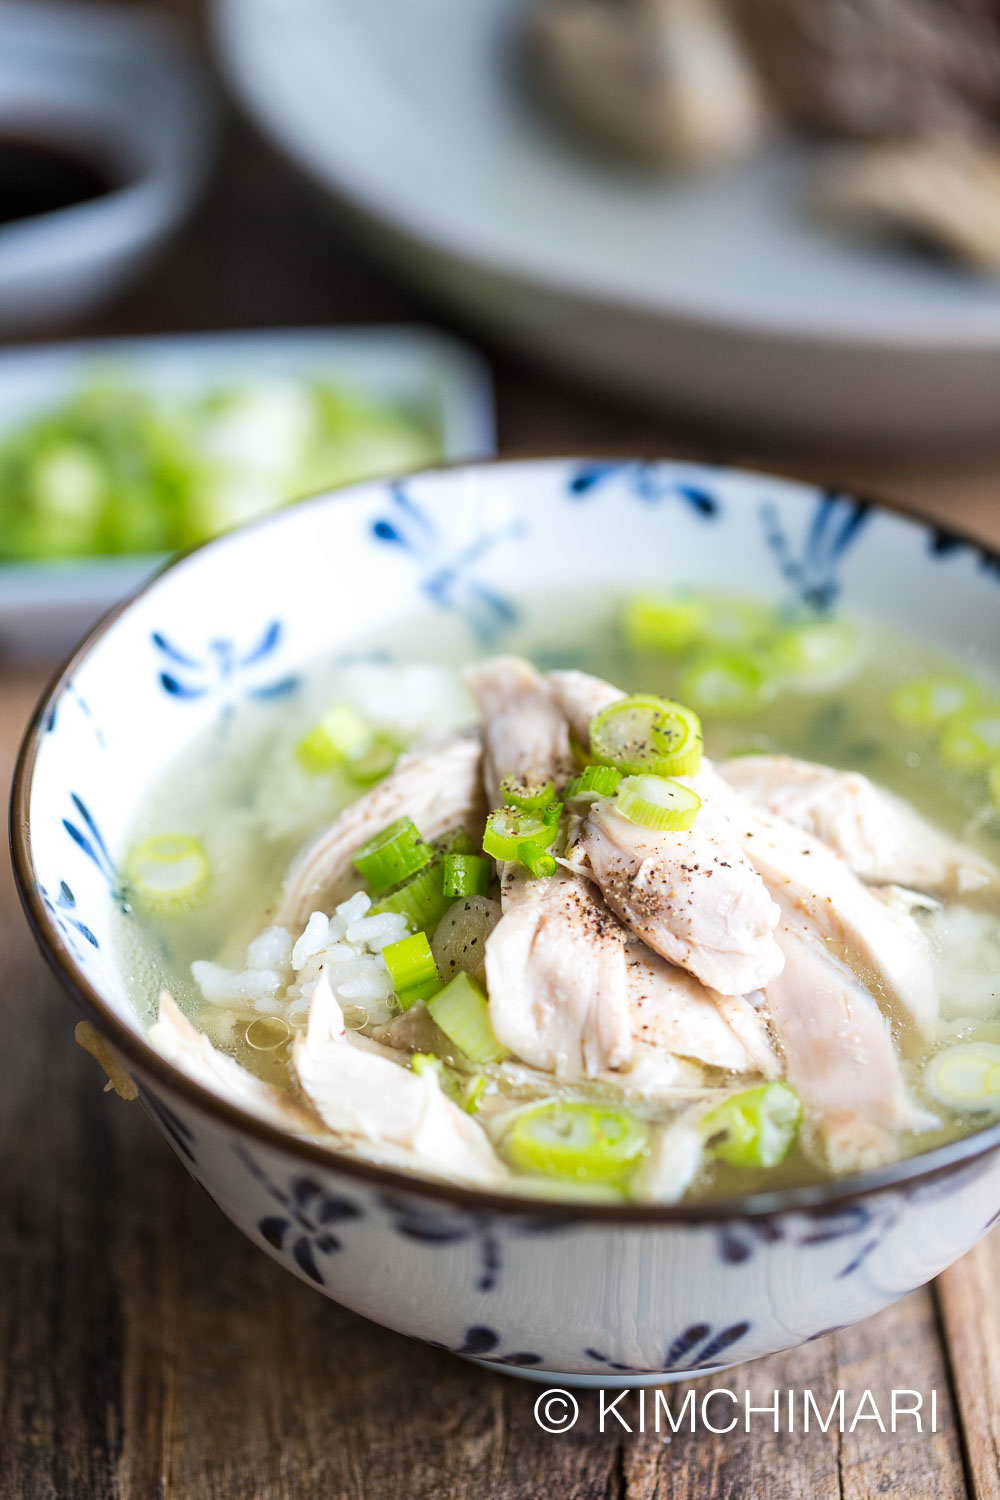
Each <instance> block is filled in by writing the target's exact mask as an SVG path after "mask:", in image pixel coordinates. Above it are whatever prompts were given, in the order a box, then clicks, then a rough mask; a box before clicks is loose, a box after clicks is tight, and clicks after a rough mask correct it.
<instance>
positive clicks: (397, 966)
mask: <svg viewBox="0 0 1000 1500" xmlns="http://www.w3.org/2000/svg"><path fill="white" fill-rule="evenodd" d="M382 957H383V958H384V959H385V966H386V968H387V969H388V970H389V977H390V979H391V980H392V987H393V989H394V990H395V991H396V999H397V1000H398V1001H399V1004H400V1008H401V1009H402V1010H409V1008H410V1006H411V1005H413V1004H415V1002H416V1001H417V1000H428V999H430V997H431V996H432V995H433V994H435V993H436V992H437V991H438V990H440V988H441V976H440V975H439V974H438V969H437V964H436V963H435V962H434V955H433V953H432V952H431V945H430V943H429V942H428V941H427V934H426V932H414V933H413V934H411V936H410V937H405V938H401V939H400V941H399V942H398V943H390V944H389V945H388V947H385V948H383V949H382Z"/></svg>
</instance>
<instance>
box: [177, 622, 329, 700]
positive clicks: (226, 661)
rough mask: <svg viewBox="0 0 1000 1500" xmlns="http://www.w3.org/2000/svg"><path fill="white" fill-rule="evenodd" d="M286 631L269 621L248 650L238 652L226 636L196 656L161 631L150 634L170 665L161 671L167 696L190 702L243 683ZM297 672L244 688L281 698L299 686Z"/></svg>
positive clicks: (259, 695)
mask: <svg viewBox="0 0 1000 1500" xmlns="http://www.w3.org/2000/svg"><path fill="white" fill-rule="evenodd" d="M283 634H284V629H283V626H282V623H281V621H280V620H270V621H269V622H268V623H267V625H265V626H264V629H263V632H262V634H261V635H260V637H259V638H258V639H257V640H256V641H255V642H254V644H253V645H252V646H251V647H250V648H249V649H248V650H247V651H239V650H238V649H237V647H236V643H235V642H234V641H233V640H231V639H230V638H229V637H227V636H221V637H218V638H216V639H215V640H212V641H209V642H208V644H207V646H206V648H205V652H204V654H203V655H201V656H196V655H194V654H193V653H192V652H190V651H186V650H181V648H180V647H179V646H177V645H176V643H175V642H174V641H172V640H170V639H169V638H168V637H167V636H166V635H164V634H163V632H162V631H160V630H154V631H153V632H152V634H151V640H152V642H153V645H154V646H155V647H156V649H157V651H158V652H159V653H160V655H161V656H163V657H165V658H166V661H167V662H168V663H169V667H168V668H162V669H161V670H160V672H159V675H158V681H159V684H160V686H161V688H162V689H163V691H164V692H165V693H167V694H168V695H169V696H170V697H171V698H176V699H177V700H178V701H180V702H187V703H191V702H194V701H195V700H197V699H199V698H205V697H208V696H211V695H213V694H215V693H218V692H220V691H222V690H223V689H227V690H228V689H229V688H231V687H232V685H233V684H235V683H238V682H240V680H241V678H242V676H243V674H244V673H251V674H253V669H254V668H256V667H258V666H259V665H260V663H261V662H265V661H267V660H268V658H269V657H271V656H272V655H273V654H274V652H275V651H276V650H277V649H278V647H279V646H280V644H281V641H282V637H283ZM299 681H300V678H299V676H298V675H297V674H296V673H291V674H288V675H286V676H284V677H279V678H277V679H276V680H275V681H273V682H263V683H261V682H254V681H251V682H250V683H249V684H248V685H247V686H246V688H245V692H246V694H247V696H248V697H251V698H260V699H271V698H280V697H283V696H284V694H286V693H290V692H292V691H293V690H294V689H295V688H296V687H298V685H299Z"/></svg>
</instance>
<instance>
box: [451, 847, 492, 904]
mask: <svg viewBox="0 0 1000 1500" xmlns="http://www.w3.org/2000/svg"><path fill="white" fill-rule="evenodd" d="M492 879H493V869H492V866H491V865H490V862H489V860H488V859H486V858H485V857H484V856H483V855H482V854H446V855H445V857H444V894H445V895H446V896H447V897H449V898H451V899H454V898H455V897H456V896H485V895H486V892H487V891H488V890H489V888H490V881H491V880H492Z"/></svg>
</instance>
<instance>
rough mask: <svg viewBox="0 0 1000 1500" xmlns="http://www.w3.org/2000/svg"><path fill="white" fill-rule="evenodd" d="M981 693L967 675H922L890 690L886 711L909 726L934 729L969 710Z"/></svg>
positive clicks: (977, 700)
mask: <svg viewBox="0 0 1000 1500" xmlns="http://www.w3.org/2000/svg"><path fill="white" fill-rule="evenodd" d="M980 697H981V694H980V691H979V688H978V687H977V685H976V684H975V683H974V682H971V681H970V680H969V678H968V677H922V678H920V679H919V680H918V681H916V682H904V683H902V684H901V685H900V686H899V687H898V688H894V689H893V690H892V692H891V693H890V694H889V712H890V713H891V714H892V716H893V718H894V719H895V720H896V722H897V723H899V724H904V725H905V726H906V727H907V728H908V729H934V728H936V727H937V726H938V725H939V724H944V723H946V722H947V721H948V720H949V719H953V718H955V716H956V715H957V714H967V713H971V712H972V710H973V709H974V708H975V707H976V704H977V703H978V702H979V700H980Z"/></svg>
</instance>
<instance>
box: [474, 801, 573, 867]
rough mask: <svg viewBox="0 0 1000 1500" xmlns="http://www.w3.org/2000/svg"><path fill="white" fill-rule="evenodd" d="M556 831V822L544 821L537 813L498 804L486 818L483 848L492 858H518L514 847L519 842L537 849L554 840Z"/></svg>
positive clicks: (518, 845)
mask: <svg viewBox="0 0 1000 1500" xmlns="http://www.w3.org/2000/svg"><path fill="white" fill-rule="evenodd" d="M558 832H559V825H558V822H556V823H547V822H546V821H545V818H544V816H542V815H541V814H539V813H526V812H521V811H520V810H519V809H518V808H516V807H500V808H497V810H496V812H491V813H490V815H489V817H488V818H487V820H486V832H485V833H484V834H483V849H484V851H485V852H486V853H487V854H490V855H492V857H493V858H494V859H504V860H508V859H520V857H521V856H520V854H519V853H518V850H519V849H520V847H521V845H522V844H532V845H533V846H534V847H535V848H536V849H537V850H538V852H539V853H541V852H542V850H544V849H548V847H549V845H550V844H553V843H555V839H556V834H557V833H558Z"/></svg>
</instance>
